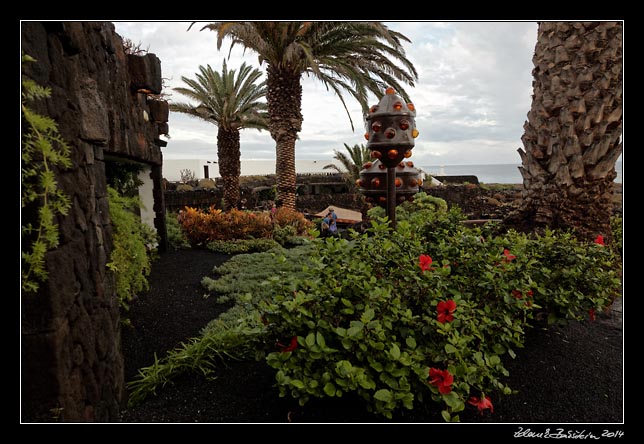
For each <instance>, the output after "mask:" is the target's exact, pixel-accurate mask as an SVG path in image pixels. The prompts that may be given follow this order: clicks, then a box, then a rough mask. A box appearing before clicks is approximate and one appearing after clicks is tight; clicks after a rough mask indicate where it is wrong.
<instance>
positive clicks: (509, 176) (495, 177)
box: [420, 161, 623, 184]
mask: <svg viewBox="0 0 644 444" xmlns="http://www.w3.org/2000/svg"><path fill="white" fill-rule="evenodd" d="M519 166H521V164H518V163H517V164H514V163H490V164H471V165H457V164H454V165H421V166H420V169H421V170H422V171H423V172H425V173H427V174H429V175H431V176H476V177H477V178H478V180H479V182H481V183H503V184H521V183H523V178H522V177H521V173H520V172H519ZM615 171H616V172H617V177H616V178H615V182H617V183H622V181H623V170H622V161H619V162H617V163H616V164H615Z"/></svg>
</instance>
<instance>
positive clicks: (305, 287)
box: [130, 210, 619, 421]
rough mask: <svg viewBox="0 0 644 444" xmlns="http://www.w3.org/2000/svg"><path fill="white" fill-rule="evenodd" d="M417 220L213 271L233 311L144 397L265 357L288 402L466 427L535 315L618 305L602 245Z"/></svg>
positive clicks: (146, 373) (157, 373)
mask: <svg viewBox="0 0 644 444" xmlns="http://www.w3.org/2000/svg"><path fill="white" fill-rule="evenodd" d="M408 216H409V217H408V218H407V219H406V220H405V219H403V220H399V222H398V228H397V229H396V230H395V231H392V230H391V229H390V228H389V227H388V225H387V224H386V223H385V222H384V221H378V220H376V221H375V222H374V224H373V227H372V229H371V230H370V231H369V232H368V233H366V234H363V235H358V234H357V233H353V234H352V239H350V240H345V239H337V238H329V239H325V240H322V239H316V240H314V241H312V242H311V243H310V244H309V245H306V246H304V247H299V248H295V249H291V250H281V251H272V252H269V253H258V254H248V255H239V256H236V257H234V258H233V259H231V260H230V261H228V262H226V263H225V264H223V265H222V266H220V267H217V268H216V269H215V273H216V274H217V275H218V278H217V279H211V278H204V280H203V282H202V283H203V284H204V286H205V287H206V288H207V289H208V290H209V291H210V292H213V293H216V294H217V295H218V296H220V297H221V298H224V299H227V300H234V301H235V305H234V307H233V308H232V309H231V310H230V311H229V312H227V313H226V314H225V315H224V316H222V317H221V318H219V319H218V320H215V321H213V322H212V323H211V324H210V325H209V326H208V327H206V329H204V332H203V335H202V337H201V338H199V339H195V340H193V341H191V342H190V343H189V344H186V345H184V346H182V347H180V348H179V349H177V350H174V351H173V352H172V353H170V354H169V355H168V356H167V357H165V358H163V359H162V360H161V361H158V362H155V364H154V365H153V366H150V367H147V368H145V369H142V370H141V371H140V375H139V378H138V379H137V380H136V381H133V382H131V383H130V385H131V387H134V388H135V389H136V392H135V393H136V394H135V397H136V398H135V399H139V398H141V397H143V396H145V394H146V393H150V392H153V391H154V390H155V389H156V387H157V386H158V385H160V384H165V383H166V382H167V381H168V380H170V378H172V377H173V376H174V375H176V374H179V373H181V372H184V371H199V372H202V373H204V374H211V373H212V371H213V370H214V368H215V366H216V364H217V362H218V360H219V359H220V358H225V357H226V356H227V355H231V356H232V357H235V358H240V359H241V358H245V359H248V358H251V357H252V356H255V357H261V356H262V354H263V353H267V355H266V359H267V363H268V364H269V365H270V366H271V367H273V368H275V370H276V381H277V384H278V387H279V389H280V393H281V395H283V396H286V395H290V396H293V397H295V398H297V399H298V400H299V402H300V403H301V404H305V403H306V402H307V401H308V400H309V399H310V398H311V397H340V396H343V395H345V394H347V393H349V392H353V393H356V394H357V395H358V396H360V397H362V398H363V399H364V402H365V403H366V405H367V407H368V408H369V409H370V410H372V411H374V412H377V413H379V414H382V415H384V416H386V417H393V415H394V414H395V412H396V410H398V409H400V408H413V407H414V406H415V405H417V404H418V403H423V404H424V405H425V406H427V407H431V406H432V405H433V403H436V404H437V405H438V406H441V407H439V409H440V410H441V414H442V416H443V418H444V419H445V420H448V421H457V420H458V419H459V415H458V414H459V412H460V411H462V410H463V409H465V408H466V406H468V405H469V404H471V403H474V402H476V401H477V400H480V399H482V398H483V397H485V398H486V402H487V401H489V400H490V399H497V396H499V395H500V394H508V393H511V392H512V389H511V388H510V387H508V386H507V383H506V381H505V378H507V376H508V371H507V369H506V368H505V366H504V360H505V359H506V357H507V356H509V357H510V358H513V357H514V356H515V350H516V349H517V348H520V347H523V345H524V341H525V332H526V329H527V328H529V326H530V325H531V323H533V322H535V321H534V318H535V317H536V316H537V315H539V316H542V315H543V317H544V318H549V320H550V321H551V322H555V321H558V320H562V319H579V318H582V317H590V318H592V316H593V314H594V312H596V311H601V310H602V309H604V307H605V306H606V305H607V304H608V303H609V302H610V301H611V300H612V298H614V297H615V294H616V288H617V287H618V285H619V278H618V276H619V270H618V269H616V268H615V260H614V256H613V255H612V252H611V250H610V249H608V248H605V247H603V246H601V245H598V244H594V243H581V242H578V241H576V240H574V238H572V236H569V235H568V234H565V233H563V234H562V233H555V232H546V233H545V234H543V235H542V236H527V235H524V234H518V233H515V232H509V233H506V234H502V235H494V234H493V230H490V229H488V228H483V229H481V228H473V229H470V228H465V227H463V226H462V224H461V223H460V221H461V217H462V214H460V213H459V212H458V211H455V210H454V211H449V212H446V213H440V212H435V211H434V212H431V211H430V212H427V213H423V212H417V213H416V214H411V213H410V214H408ZM567 270H570V271H567ZM236 323H237V324H236ZM238 324H239V325H241V326H239V325H238ZM230 335H232V336H230ZM235 335H236V336H235ZM474 398H476V399H474ZM480 405H481V404H480V403H479V406H480ZM483 405H485V404H483Z"/></svg>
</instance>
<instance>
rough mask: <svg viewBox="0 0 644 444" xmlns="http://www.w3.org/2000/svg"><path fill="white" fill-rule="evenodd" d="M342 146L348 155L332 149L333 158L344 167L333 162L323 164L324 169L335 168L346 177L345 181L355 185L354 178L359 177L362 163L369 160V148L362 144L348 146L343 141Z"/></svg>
mask: <svg viewBox="0 0 644 444" xmlns="http://www.w3.org/2000/svg"><path fill="white" fill-rule="evenodd" d="M344 148H345V149H346V150H347V152H348V153H349V155H347V154H345V153H343V152H340V151H338V150H333V158H334V159H335V160H337V161H338V162H340V165H342V168H344V169H342V168H340V167H339V166H338V165H336V164H334V163H331V164H329V165H325V166H324V169H325V170H335V171H337V172H338V173H341V174H344V175H345V176H346V177H347V181H348V182H350V183H351V184H352V185H353V186H355V182H356V180H358V179H359V178H360V170H361V169H362V165H364V164H365V163H367V162H369V161H370V160H371V150H370V149H369V148H368V147H366V146H365V145H363V144H360V145H358V144H355V145H353V146H349V145H347V144H346V143H345V144H344Z"/></svg>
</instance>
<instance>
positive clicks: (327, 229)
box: [322, 210, 338, 237]
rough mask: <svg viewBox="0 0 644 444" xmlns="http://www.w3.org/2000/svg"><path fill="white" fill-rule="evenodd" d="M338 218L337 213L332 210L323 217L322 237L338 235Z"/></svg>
mask: <svg viewBox="0 0 644 444" xmlns="http://www.w3.org/2000/svg"><path fill="white" fill-rule="evenodd" d="M337 218H338V217H337V216H336V214H335V213H334V212H333V211H332V210H331V211H329V212H328V213H327V214H326V216H325V217H324V219H322V237H327V236H337V235H338V226H337V224H336V222H335V220H336V219H337Z"/></svg>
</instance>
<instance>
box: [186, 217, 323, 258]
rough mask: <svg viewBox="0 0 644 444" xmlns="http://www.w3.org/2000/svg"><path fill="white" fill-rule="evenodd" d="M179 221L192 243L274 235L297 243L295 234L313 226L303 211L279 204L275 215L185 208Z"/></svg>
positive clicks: (282, 242)
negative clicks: (279, 206) (280, 206)
mask: <svg viewBox="0 0 644 444" xmlns="http://www.w3.org/2000/svg"><path fill="white" fill-rule="evenodd" d="M179 222H180V224H181V226H182V228H183V231H184V233H185V234H186V236H187V238H188V240H189V242H190V243H191V244H192V245H203V244H207V243H208V242H213V241H231V240H247V239H267V238H271V237H275V240H276V241H277V242H278V243H280V244H281V245H286V244H287V243H295V242H294V241H293V237H294V236H302V235H304V234H305V233H306V232H307V230H309V229H310V228H311V227H312V226H313V224H312V223H311V222H310V221H309V220H307V219H306V218H305V217H304V215H303V214H302V213H299V212H297V211H294V210H290V209H288V208H278V209H277V210H276V211H275V213H274V214H273V215H272V217H271V215H270V213H269V212H267V211H240V210H236V209H232V210H230V211H226V212H223V211H221V210H217V209H215V208H213V207H211V208H209V209H208V210H206V211H204V210H199V209H196V208H186V209H185V210H184V211H182V212H181V213H180V215H179ZM217 245H223V244H221V243H219V244H217ZM257 245H259V244H257ZM221 248H226V247H221ZM242 248H243V247H242ZM249 251H250V250H249Z"/></svg>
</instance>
